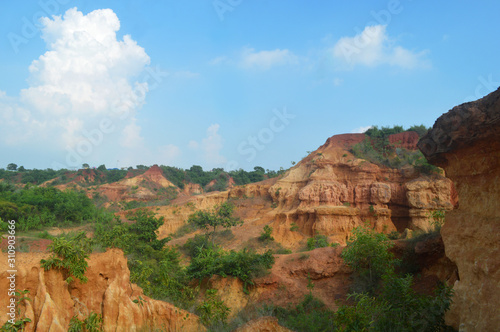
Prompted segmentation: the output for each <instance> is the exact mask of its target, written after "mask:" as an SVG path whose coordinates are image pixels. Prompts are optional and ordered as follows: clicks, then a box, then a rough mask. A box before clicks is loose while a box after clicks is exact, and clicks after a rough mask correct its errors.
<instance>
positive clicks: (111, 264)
mask: <svg viewBox="0 0 500 332" xmlns="http://www.w3.org/2000/svg"><path fill="white" fill-rule="evenodd" d="M47 256H48V254H45V253H17V255H16V266H17V267H18V268H17V274H16V288H17V289H19V290H23V289H28V290H29V294H28V296H29V298H30V299H31V301H24V305H25V306H26V309H25V313H24V315H25V317H28V318H30V319H31V323H28V324H27V326H26V331H56V332H57V331H68V327H69V324H70V320H71V318H72V317H73V316H75V315H76V316H78V317H79V319H81V320H83V319H84V318H86V317H87V316H88V315H89V314H90V313H91V312H93V313H97V314H100V315H102V319H103V328H104V329H103V330H104V331H152V330H154V329H155V328H159V329H165V330H168V331H204V330H205V328H204V327H203V326H202V325H201V324H200V323H199V321H198V317H197V316H196V315H193V314H191V313H188V312H187V311H184V310H182V309H179V308H176V307H175V306H173V305H172V304H170V303H167V302H163V301H158V300H153V299H150V298H148V297H147V296H145V295H144V294H143V292H142V290H141V289H140V288H139V287H137V286H136V285H135V284H132V283H131V282H130V271H129V269H128V267H127V259H126V258H125V256H124V255H123V252H122V251H120V250H118V249H112V250H108V251H107V252H105V253H99V254H92V255H91V257H90V259H89V261H88V264H89V266H88V269H87V272H86V274H85V275H86V276H87V278H88V282H87V283H84V284H82V283H80V282H79V281H78V280H76V281H74V282H72V283H71V284H67V283H66V281H65V280H64V277H63V275H62V273H61V272H60V271H58V270H49V271H44V269H43V268H41V267H40V259H42V258H47ZM7 270H8V268H7V257H6V254H4V253H2V256H1V261H0V271H1V272H0V289H2V290H5V289H8V288H9V286H8V282H9V280H8V279H7V276H8V275H7V272H6V271H7ZM134 300H136V302H137V303H136V302H134ZM8 301H9V297H7V296H2V297H1V298H0V325H3V323H4V322H5V321H6V319H7V315H6V314H7V312H6V308H7V304H8Z"/></svg>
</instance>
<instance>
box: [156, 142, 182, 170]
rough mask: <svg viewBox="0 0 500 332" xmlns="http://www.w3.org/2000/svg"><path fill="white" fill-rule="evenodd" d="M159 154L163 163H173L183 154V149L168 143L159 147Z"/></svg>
mask: <svg viewBox="0 0 500 332" xmlns="http://www.w3.org/2000/svg"><path fill="white" fill-rule="evenodd" d="M159 155H160V159H161V160H160V162H161V163H162V164H166V165H169V164H170V165H171V164H173V163H174V162H175V161H176V160H177V158H178V157H179V156H180V155H181V150H180V149H179V147H178V146H176V145H174V144H168V145H165V146H162V147H160V148H159Z"/></svg>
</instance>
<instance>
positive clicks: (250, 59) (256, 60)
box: [240, 47, 298, 70]
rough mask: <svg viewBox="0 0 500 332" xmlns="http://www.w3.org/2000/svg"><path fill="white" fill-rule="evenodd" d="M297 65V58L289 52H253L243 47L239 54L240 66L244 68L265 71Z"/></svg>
mask: <svg viewBox="0 0 500 332" xmlns="http://www.w3.org/2000/svg"><path fill="white" fill-rule="evenodd" d="M297 63H298V58H297V56H295V55H294V54H293V53H292V52H291V51H289V50H287V49H284V50H281V49H279V48H277V49H275V50H272V51H259V52H257V51H255V49H253V48H248V47H245V48H244V49H243V51H242V54H241V61H240V64H241V65H242V66H243V67H245V68H258V69H263V70H267V69H270V68H271V67H274V66H283V65H293V64H297Z"/></svg>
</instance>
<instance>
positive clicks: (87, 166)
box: [82, 163, 90, 168]
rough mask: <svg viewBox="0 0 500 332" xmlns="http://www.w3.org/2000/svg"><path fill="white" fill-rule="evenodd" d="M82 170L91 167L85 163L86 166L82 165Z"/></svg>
mask: <svg viewBox="0 0 500 332" xmlns="http://www.w3.org/2000/svg"><path fill="white" fill-rule="evenodd" d="M82 168H90V165H89V164H87V163H85V164H82Z"/></svg>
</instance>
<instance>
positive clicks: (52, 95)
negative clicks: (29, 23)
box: [0, 8, 150, 167]
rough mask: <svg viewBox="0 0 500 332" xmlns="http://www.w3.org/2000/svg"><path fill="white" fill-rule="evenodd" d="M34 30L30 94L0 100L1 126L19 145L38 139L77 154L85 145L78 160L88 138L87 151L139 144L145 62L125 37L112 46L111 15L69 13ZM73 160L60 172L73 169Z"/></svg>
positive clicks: (104, 11)
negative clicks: (36, 52) (36, 50)
mask: <svg viewBox="0 0 500 332" xmlns="http://www.w3.org/2000/svg"><path fill="white" fill-rule="evenodd" d="M40 26H41V37H42V38H43V40H44V41H45V43H46V47H47V49H48V51H47V52H45V54H43V55H41V56H40V57H39V58H38V59H37V60H34V61H33V62H32V64H31V65H30V67H29V72H30V76H29V78H28V83H29V87H28V88H26V89H23V90H21V91H20V93H19V96H16V97H14V98H11V99H9V100H6V97H5V96H3V97H1V95H2V94H0V97H1V98H2V99H1V100H0V108H1V110H2V112H1V113H2V115H3V117H4V118H5V117H6V118H7V119H6V120H8V122H3V121H2V122H3V123H6V124H7V123H8V124H10V125H9V127H10V128H18V129H20V130H19V131H20V133H19V134H20V137H19V136H18V142H20V143H21V144H22V143H23V142H25V141H29V142H31V141H32V140H33V139H36V140H37V141H40V140H44V139H45V140H47V141H48V142H50V143H51V144H52V145H58V146H59V148H62V149H66V150H67V151H72V152H73V153H74V152H75V151H76V154H78V151H77V150H78V149H79V147H80V146H79V145H81V144H83V143H85V146H86V149H85V153H80V156H81V157H91V156H88V154H89V153H92V151H90V152H89V148H88V147H89V140H90V139H89V136H92V134H93V135H94V136H92V137H93V138H94V140H93V141H92V140H90V145H91V148H92V149H91V150H93V151H95V150H97V149H98V146H99V145H100V144H101V142H102V141H104V140H107V141H108V142H107V143H110V142H109V141H110V140H118V141H117V142H116V143H117V144H121V145H122V146H124V147H136V146H137V145H138V144H140V142H141V138H140V127H139V126H138V125H137V124H136V122H135V113H136V110H137V109H138V108H140V107H141V106H142V104H143V102H144V97H145V95H146V93H147V92H148V89H149V86H148V82H147V81H141V78H139V75H140V74H141V73H142V72H143V70H144V69H145V67H146V66H147V65H148V64H149V63H150V58H149V56H148V55H147V54H146V52H145V50H144V49H143V48H142V47H140V46H139V45H138V44H137V42H136V41H134V40H133V39H132V37H131V36H129V35H125V36H124V37H123V39H122V40H119V39H118V38H117V36H116V32H117V31H118V30H119V29H120V21H119V19H118V17H117V16H116V14H115V13H114V12H113V11H112V10H111V9H100V10H94V11H93V12H90V13H88V14H87V15H84V14H83V13H82V12H80V11H78V10H77V9H76V8H73V9H69V10H68V11H66V13H65V14H64V15H63V16H62V17H61V16H53V17H52V18H46V17H45V18H42V19H41V21H40ZM142 80H144V79H142ZM103 121H106V126H105V127H106V130H107V132H106V130H105V131H103V130H102V125H103ZM13 126H14V127H13ZM2 129H5V128H2ZM96 131H100V134H99V135H98V134H96ZM21 132H22V133H21ZM114 133H116V134H114ZM118 134H121V136H120V135H118ZM120 137H121V140H120ZM23 139H24V140H23ZM47 141H45V142H44V143H47ZM82 142H83V143H82ZM5 143H9V142H5ZM11 143H12V142H11ZM82 154H87V155H82ZM76 159H78V158H72V161H71V162H70V161H69V160H66V161H65V162H63V164H64V163H66V166H70V167H74V166H77V165H76V164H77V160H76ZM78 162H79V161H78Z"/></svg>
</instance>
